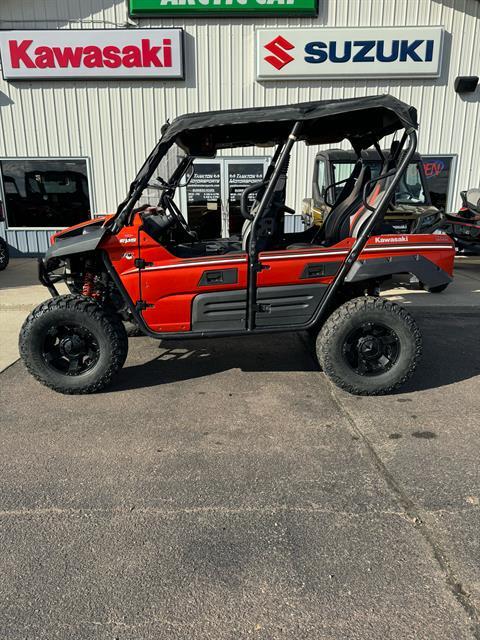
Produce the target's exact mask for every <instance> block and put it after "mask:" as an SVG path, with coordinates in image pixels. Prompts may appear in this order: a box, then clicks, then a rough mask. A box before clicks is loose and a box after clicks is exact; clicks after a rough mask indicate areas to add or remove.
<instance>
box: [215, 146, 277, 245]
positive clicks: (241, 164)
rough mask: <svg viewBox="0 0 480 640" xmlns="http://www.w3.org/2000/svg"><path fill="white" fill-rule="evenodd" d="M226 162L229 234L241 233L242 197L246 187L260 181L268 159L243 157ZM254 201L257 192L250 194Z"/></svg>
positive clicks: (243, 219) (251, 199)
mask: <svg viewBox="0 0 480 640" xmlns="http://www.w3.org/2000/svg"><path fill="white" fill-rule="evenodd" d="M224 162H225V170H224V174H225V180H226V185H225V188H226V192H227V194H228V201H227V207H228V212H227V215H228V218H227V222H228V235H229V236H232V235H241V233H242V227H243V223H244V222H245V218H244V217H243V216H242V212H241V211H240V198H241V196H242V193H243V191H244V189H246V188H247V187H249V186H250V185H252V184H255V182H260V180H262V178H263V175H264V173H265V170H266V167H267V161H266V160H264V159H263V158H260V159H256V158H255V159H253V158H249V159H243V158H242V159H241V160H237V159H234V160H230V159H228V160H224ZM249 200H250V202H251V203H252V202H253V201H254V200H255V194H251V195H250V196H249Z"/></svg>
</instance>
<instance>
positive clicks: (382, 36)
mask: <svg viewBox="0 0 480 640" xmlns="http://www.w3.org/2000/svg"><path fill="white" fill-rule="evenodd" d="M442 45H443V28H442V27H399V28H397V27H391V28H390V27H383V28H374V27H373V28H370V27H365V28H356V29H324V28H322V27H319V28H318V29H258V30H257V33H256V47H257V78H258V79H259V80H281V79H294V78H296V79H302V78H332V79H334V78H354V79H358V80H362V79H364V78H411V77H423V78H438V77H439V75H440V72H441V63H442Z"/></svg>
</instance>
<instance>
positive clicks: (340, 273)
mask: <svg viewBox="0 0 480 640" xmlns="http://www.w3.org/2000/svg"><path fill="white" fill-rule="evenodd" d="M416 129H417V114H416V110H415V109H414V108H413V107H410V106H409V105H407V104H405V103H403V102H401V101H399V100H397V99H396V98H393V97H392V96H388V95H383V96H369V97H365V98H354V99H349V100H334V101H319V102H307V103H302V104H296V105H289V106H280V107H261V108H252V109H234V110H229V111H217V112H209V113H197V114H191V115H184V116H181V117H178V118H176V119H175V120H174V121H173V122H172V123H171V124H167V125H165V127H164V129H163V132H162V137H161V138H160V140H159V142H158V143H157V145H156V146H155V148H154V149H153V151H152V153H151V154H150V155H149V157H148V158H147V159H146V161H145V163H144V164H143V166H142V167H141V169H140V171H139V173H138V174H137V176H136V178H135V180H134V181H133V182H132V184H131V186H130V189H129V192H128V195H127V197H126V199H125V200H124V201H123V202H122V203H121V204H120V205H119V207H118V209H117V212H116V214H115V215H113V216H110V217H107V218H105V219H103V220H95V221H91V222H89V223H86V224H82V225H78V226H76V227H73V228H70V229H67V230H65V231H62V232H61V233H58V234H57V235H56V236H55V237H54V238H53V244H52V246H51V247H50V248H49V250H48V251H47V253H46V255H45V257H44V258H43V259H41V260H40V262H39V275H40V280H41V282H42V283H43V284H44V285H45V286H47V287H48V289H49V291H50V293H51V295H52V299H51V300H48V301H47V302H44V303H43V304H41V305H39V306H38V307H37V308H36V309H34V311H33V312H32V313H31V314H30V315H29V317H28V318H27V319H26V321H25V323H24V325H23V327H22V330H21V334H20V352H21V356H22V358H23V361H24V363H25V364H26V366H27V368H28V369H29V371H30V372H31V373H32V374H33V375H34V376H35V377H36V378H37V379H38V380H40V381H41V382H42V383H43V384H45V385H47V386H49V387H51V388H53V389H55V390H57V391H60V392H63V393H91V392H94V391H97V390H99V389H101V388H103V387H104V386H105V385H106V384H108V383H109V382H110V380H111V379H112V377H113V376H114V374H116V373H117V372H118V371H119V369H121V367H122V366H123V364H124V362H125V359H126V356H127V350H128V340H127V336H126V332H125V327H124V324H123V322H122V320H131V321H133V322H134V323H135V324H136V325H137V326H138V327H139V328H140V329H141V330H142V331H143V333H144V334H145V335H147V336H150V337H152V338H157V339H164V338H169V339H192V338H212V339H215V338H219V337H224V336H241V337H248V336H251V335H263V334H269V333H277V332H292V331H295V332H297V331H308V332H309V333H310V335H311V336H312V337H313V338H314V341H313V342H314V344H315V353H316V355H317V357H318V361H319V363H320V366H321V368H322V369H323V371H324V372H325V374H326V375H327V376H328V377H329V378H330V380H332V381H333V382H334V383H335V384H336V385H338V386H340V387H342V388H343V389H346V390H347V391H350V392H352V393H356V394H368V395H373V394H381V393H388V392H391V391H393V390H395V389H397V388H398V387H400V386H401V385H402V384H404V383H405V382H406V380H408V379H409V377H410V376H411V375H412V373H413V371H414V370H415V367H416V365H417V362H418V359H419V357H420V354H421V335H420V331H419V329H418V327H417V325H416V323H415V321H414V319H413V318H412V316H411V315H410V314H409V313H408V312H407V311H406V310H405V309H403V308H402V307H400V306H399V305H397V304H395V303H394V302H391V301H389V300H387V299H384V298H381V297H379V295H378V292H379V285H380V284H381V283H382V282H383V281H384V280H386V279H389V278H391V277H392V275H393V274H396V273H405V272H408V273H412V274H414V275H416V276H417V277H418V278H419V279H420V280H421V281H422V282H424V283H426V284H427V285H428V286H429V287H438V286H444V285H446V284H448V283H449V282H450V280H451V276H452V270H453V260H454V246H453V242H452V241H451V240H450V238H448V237H447V236H445V235H434V234H386V235H381V234H378V233H377V232H376V231H375V230H376V229H378V228H379V225H380V223H381V221H382V217H383V215H384V214H385V212H386V210H387V206H388V203H389V202H390V201H391V198H392V196H393V194H394V193H395V192H396V190H397V188H398V185H399V184H400V182H401V180H402V177H403V176H404V174H405V172H406V171H407V169H408V166H409V163H410V162H411V160H412V157H413V155H414V153H415V149H416V142H417V134H416ZM397 131H403V133H402V134H401V139H400V140H399V141H398V143H397V144H395V146H394V148H393V149H392V150H391V153H390V154H389V157H388V163H385V165H384V166H383V167H382V170H381V171H380V173H379V174H378V175H377V176H375V177H372V176H371V175H370V169H369V167H368V165H367V164H366V163H365V161H364V159H363V157H362V152H363V151H364V150H366V149H368V148H369V147H371V146H372V145H373V144H378V142H379V141H380V140H381V139H382V138H384V137H385V136H388V135H390V134H393V133H395V132H397ZM344 139H347V140H349V141H350V143H351V145H352V148H353V149H354V151H355V153H356V157H357V161H356V163H355V166H354V168H353V170H352V174H351V176H350V179H349V180H347V181H346V183H345V185H344V188H343V189H342V191H341V193H340V194H338V197H337V198H336V201H335V204H334V206H333V208H332V211H331V212H330V215H329V216H328V218H327V220H326V223H325V224H324V225H323V226H322V228H321V230H320V231H319V233H317V234H315V235H312V233H311V232H310V231H309V230H306V231H305V232H303V233H298V234H285V232H284V218H285V215H288V214H292V213H295V212H294V210H293V209H291V208H289V207H288V206H287V204H286V181H287V176H288V164H289V158H290V154H291V152H292V149H293V148H294V147H295V145H299V143H300V142H304V143H306V144H307V145H308V144H335V143H339V142H341V141H342V140H344ZM252 145H259V146H262V148H265V147H274V151H273V153H272V157H271V162H270V165H269V167H268V169H267V171H266V173H265V175H264V177H263V179H262V180H261V181H259V182H258V183H255V184H253V185H250V186H248V187H247V188H246V189H245V190H244V191H243V193H242V198H241V203H242V206H241V211H242V215H243V216H244V218H245V222H244V225H243V229H242V233H241V234H240V235H239V236H237V237H231V238H214V239H212V240H199V239H198V238H197V236H196V234H195V233H194V232H193V231H192V230H191V229H190V227H189V225H188V223H187V221H186V220H185V218H184V217H183V215H182V213H181V211H180V209H179V208H178V206H177V204H176V202H175V199H174V198H175V192H176V191H177V189H178V188H179V187H180V186H181V185H185V184H186V183H187V182H188V180H189V179H190V178H191V176H192V170H193V161H194V159H195V158H211V157H215V155H216V154H217V153H218V152H220V151H221V150H223V149H236V148H242V147H249V146H252ZM181 152H183V157H181V158H179V155H180V153H181ZM159 165H160V166H162V165H165V167H166V168H167V169H168V172H164V173H163V175H162V174H160V175H158V177H157V178H156V179H155V180H152V176H153V175H154V173H155V172H158V167H159ZM169 167H170V168H169ZM167 175H168V176H169V177H168V178H166V177H165V176H167ZM152 189H153V192H154V193H155V204H154V205H153V206H152V204H151V202H148V201H147V202H145V201H142V198H144V197H145V195H146V194H147V195H148V194H149V193H151V192H152ZM252 196H254V197H253V198H252ZM252 200H253V201H252ZM59 281H64V282H65V283H66V284H67V286H68V288H69V289H70V291H71V294H70V295H66V296H64V295H63V296H61V295H59V294H58V292H57V289H56V287H55V284H56V283H57V282H59Z"/></svg>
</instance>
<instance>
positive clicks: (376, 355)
mask: <svg viewBox="0 0 480 640" xmlns="http://www.w3.org/2000/svg"><path fill="white" fill-rule="evenodd" d="M316 352H317V357H318V361H319V363H320V366H321V368H322V369H323V371H324V372H325V374H326V375H327V376H328V377H329V378H330V380H331V381H332V382H333V383H335V384H336V385H337V386H338V387H341V388H342V389H345V390H346V391H349V392H350V393H354V394H357V395H381V394H385V393H391V392H392V391H394V390H395V389H397V388H399V387H400V386H401V385H403V384H404V383H405V382H406V381H407V380H408V379H409V378H410V377H411V375H412V374H413V372H414V371H415V368H416V366H417V363H418V360H419V358H420V356H421V352H422V340H421V335H420V330H419V329H418V326H417V324H416V323H415V320H414V319H413V318H412V316H411V315H410V314H409V313H408V312H407V311H406V310H405V309H403V308H402V307H400V306H399V305H397V304H395V303H394V302H390V301H389V300H385V299H383V298H374V297H367V296H365V297H362V298H355V299H354V300H350V301H349V302H346V303H345V304H343V305H342V306H341V307H339V308H338V309H336V311H334V312H333V313H332V315H331V316H330V317H329V318H328V320H327V321H326V322H325V324H324V326H323V327H322V329H321V331H320V333H319V334H318V337H317V342H316Z"/></svg>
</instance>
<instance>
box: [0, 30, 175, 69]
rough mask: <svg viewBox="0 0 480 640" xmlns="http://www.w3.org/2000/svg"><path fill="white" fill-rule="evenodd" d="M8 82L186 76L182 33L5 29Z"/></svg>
mask: <svg viewBox="0 0 480 640" xmlns="http://www.w3.org/2000/svg"><path fill="white" fill-rule="evenodd" d="M0 54H1V56H2V72H3V77H4V78H5V79H6V80H38V79H48V80H51V79H59V78H64V79H74V78H82V79H89V78H151V79H159V80H160V79H165V80H167V79H174V78H183V31H182V29H52V30H51V31H1V32H0Z"/></svg>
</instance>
